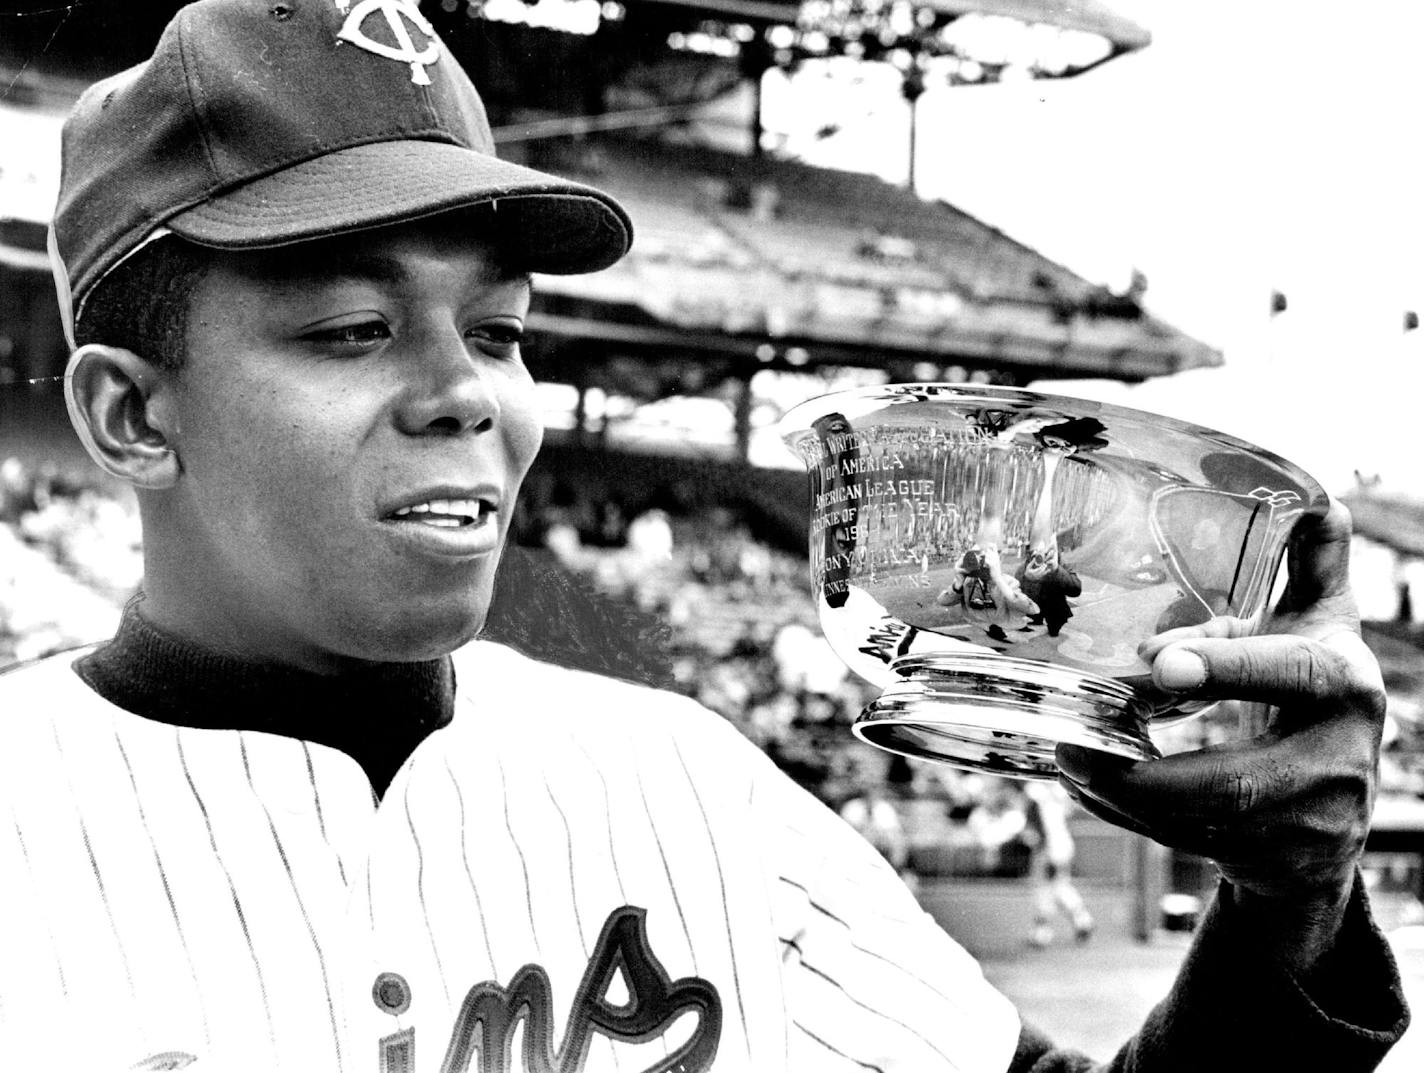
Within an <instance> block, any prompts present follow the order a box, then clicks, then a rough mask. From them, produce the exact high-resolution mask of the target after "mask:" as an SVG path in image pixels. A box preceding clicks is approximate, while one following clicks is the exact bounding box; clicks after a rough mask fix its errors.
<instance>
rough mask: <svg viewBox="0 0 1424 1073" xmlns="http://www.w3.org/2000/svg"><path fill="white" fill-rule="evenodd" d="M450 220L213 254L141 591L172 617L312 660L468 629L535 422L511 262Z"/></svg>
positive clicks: (179, 382)
mask: <svg viewBox="0 0 1424 1073" xmlns="http://www.w3.org/2000/svg"><path fill="white" fill-rule="evenodd" d="M455 230H457V229H456V228H455V227H453V226H451V225H450V224H449V223H448V222H447V223H445V224H444V228H443V231H442V228H441V226H440V225H439V224H438V223H430V224H408V225H403V226H400V227H394V228H386V229H382V230H377V231H370V232H365V233H360V234H356V235H352V236H346V237H343V238H339V239H332V240H325V241H322V242H316V243H307V244H303V245H301V246H295V247H288V248H285V249H279V250H274V251H270V252H243V253H237V254H219V255H217V256H216V259H215V264H214V266H213V269H212V271H211V272H210V273H209V274H208V276H207V278H206V279H205V280H204V281H203V283H202V284H200V286H199V287H198V290H197V292H196V294H195V295H194V297H193V304H192V307H191V312H190V320H189V336H188V339H189V347H188V355H189V356H188V361H187V364H186V366H185V367H184V368H183V369H182V370H181V371H180V372H179V373H177V374H176V379H175V381H174V384H175V389H174V395H173V399H174V404H175V410H176V413H175V416H176V421H175V422H174V428H173V430H172V434H171V438H172V440H173V442H174V444H175V446H176V449H177V451H178V456H179V460H180V463H181V468H182V472H181V476H180V477H179V479H178V482H177V485H176V486H175V487H174V488H173V489H171V490H170V491H168V492H165V493H162V495H163V496H164V497H165V502H164V504H163V508H162V509H163V517H164V520H165V532H167V533H168V534H171V535H172V536H173V537H175V539H174V540H173V541H170V542H167V543H165V547H166V548H168V549H169V553H168V554H167V557H166V559H165V560H164V561H163V562H161V563H159V564H157V568H158V569H159V570H161V571H163V573H164V576H165V578H170V579H171V578H178V579H181V584H171V583H170V584H168V585H166V586H155V588H156V589H159V590H160V591H161V592H162V595H163V597H164V599H165V600H166V601H167V602H168V603H170V604H171V603H173V597H174V593H175V592H176V593H177V594H178V599H179V600H181V601H183V603H184V606H183V607H181V608H179V614H178V618H177V621H178V622H179V623H181V624H189V625H190V626H191V628H192V629H194V630H196V631H197V632H198V633H200V634H208V635H212V636H215V637H217V638H219V639H223V640H225V641H226V642H227V643H228V644H229V645H236V646H237V647H239V648H241V649H242V650H244V651H246V652H247V653H248V654H251V655H257V656H263V657H267V658H275V659H281V660H284V661H287V662H295V663H300V664H305V665H310V666H315V667H320V666H322V665H328V664H330V663H332V662H333V660H332V657H356V658H362V659H371V660H412V659H422V658H430V657H433V656H437V655H441V654H443V653H445V652H448V651H450V650H452V649H453V648H455V647H457V646H458V645H460V644H462V643H463V642H465V641H467V640H469V639H470V638H471V637H473V636H474V634H475V633H476V632H477V631H478V630H479V628H480V627H481V625H482V624H483V621H484V617H485V613H486V611H487V609H488V606H489V600H490V593H491V585H492V581H493V577H494V572H495V567H496V564H497V560H498V556H499V552H500V549H501V548H502V546H503V542H504V538H505V535H506V533H507V531H508V528H509V520H510V514H511V512H512V510H513V508H514V500H515V496H516V494H517V492H518V490H519V485H520V482H521V481H522V480H523V478H524V475H525V473H526V471H527V470H528V468H529V465H530V463H531V462H532V461H533V459H534V456H535V453H536V452H537V451H538V448H539V443H540V438H541V435H542V431H541V425H540V423H539V420H538V416H537V413H536V410H535V405H534V396H533V381H532V380H531V378H530V376H529V373H528V371H527V370H526V369H525V367H524V364H523V361H522V358H521V356H520V347H519V338H520V336H521V333H522V330H523V324H524V319H525V317H526V316H527V314H528V310H529V282H528V279H527V277H524V276H518V275H513V276H511V275H507V274H505V273H504V272H502V271H501V270H500V268H499V266H498V265H497V264H496V263H495V262H494V260H493V259H492V257H491V255H490V254H489V252H488V251H487V250H486V248H485V247H483V246H481V245H479V244H477V243H475V242H473V241H472V240H470V239H466V238H460V237H452V236H450V235H449V234H446V233H444V232H451V231H455ZM154 569H155V564H154V563H153V562H150V563H149V571H150V574H152V573H153V571H154ZM167 617H168V618H170V619H172V617H173V616H172V614H169V615H168V616H167Z"/></svg>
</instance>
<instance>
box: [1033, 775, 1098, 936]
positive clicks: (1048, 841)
mask: <svg viewBox="0 0 1424 1073" xmlns="http://www.w3.org/2000/svg"><path fill="white" fill-rule="evenodd" d="M1022 790H1023V796H1024V819H1025V825H1024V828H1025V841H1026V842H1027V843H1028V848H1029V878H1030V881H1031V882H1032V883H1033V888H1034V918H1033V930H1032V932H1030V934H1029V942H1030V943H1031V944H1032V945H1034V946H1037V947H1045V946H1048V945H1049V944H1050V943H1052V942H1053V921H1054V920H1055V919H1056V918H1057V916H1058V914H1060V913H1061V914H1062V915H1063V916H1064V917H1065V918H1066V919H1067V921H1068V925H1069V927H1071V928H1072V929H1073V938H1074V939H1076V940H1077V941H1078V942H1080V943H1084V942H1087V941H1088V939H1090V938H1091V937H1092V934H1093V915H1092V914H1091V913H1090V912H1088V907H1087V905H1086V904H1085V903H1084V902H1083V896H1082V895H1081V894H1080V893H1078V888H1077V887H1075V886H1074V885H1073V858H1074V856H1075V854H1076V847H1075V845H1074V843H1073V832H1072V831H1070V830H1069V829H1068V812H1069V810H1070V809H1071V808H1072V807H1073V803H1072V801H1071V799H1070V798H1069V797H1068V792H1067V791H1066V790H1065V789H1064V788H1063V787H1062V786H1060V785H1059V784H1058V783H1056V782H1039V781H1034V782H1027V783H1024V784H1023V787H1022Z"/></svg>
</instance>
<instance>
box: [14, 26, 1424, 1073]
mask: <svg viewBox="0 0 1424 1073" xmlns="http://www.w3.org/2000/svg"><path fill="white" fill-rule="evenodd" d="M52 235H53V240H52V249H53V253H54V259H55V264H56V275H57V279H58V281H59V286H60V292H61V304H62V307H63V310H64V313H65V316H66V318H67V322H68V323H67V327H68V330H69V333H70V337H71V342H72V344H73V345H74V351H73V355H72V358H71V361H70V366H69V370H68V380H67V385H68V399H69V404H70V413H71V417H72V418H73V421H74V423H75V426H76V429H77V430H78V432H79V434H80V436H81V438H82V439H83V440H84V442H85V444H86V446H87V448H88V450H89V452H90V454H91V455H92V456H93V458H94V459H95V461H96V463H98V464H99V465H100V466H102V467H103V468H104V469H106V470H108V471H109V472H110V473H113V474H115V475H117V476H118V477H120V478H122V479H123V480H126V481H127V482H129V483H130V484H131V485H132V486H133V487H134V488H135V489H136V490H137V494H138V498H139V503H140V510H141V514H142V521H143V526H144V538H145V539H144V556H145V580H144V586H143V592H142V595H141V596H140V597H139V598H138V599H137V600H136V601H135V602H133V603H132V604H131V606H130V607H129V608H128V609H127V612H126V614H125V616H124V619H123V622H122V625H121V627H120V629H119V631H118V633H117V635H116V636H115V637H114V638H113V639H112V640H111V641H110V642H108V643H106V644H104V645H101V646H98V647H96V648H93V649H90V650H86V651H83V652H79V653H69V654H65V655H63V656H59V657H54V658H51V659H49V660H47V661H43V662H40V663H37V664H33V665H30V666H28V667H25V668H22V669H20V670H18V671H15V672H13V673H11V674H8V675H6V676H4V677H3V678H0V711H3V713H4V725H5V730H6V735H7V740H6V744H5V748H4V749H3V750H0V877H3V882H0V965H3V966H4V972H3V973H0V1054H3V1055H4V1065H5V1068H6V1069H15V1070H27V1071H28V1070H61V1071H68V1070H85V1071H93V1070H134V1069H139V1070H159V1069H164V1070H177V1069H191V1070H195V1071H208V1070H243V1071H250V1070H257V1069H261V1070H302V1071H312V1070H321V1071H358V1070H360V1071H379V1073H395V1071H411V1070H420V1071H422V1073H424V1071H430V1073H434V1071H440V1073H464V1071H467V1070H469V1071H476V1070H478V1071H493V1070H525V1071H530V1073H549V1071H558V1073H575V1071H584V1070H610V1071H623V1073H637V1071H642V1070H659V1071H666V1073H674V1071H677V1073H691V1071H699V1073H700V1071H706V1070H713V1069H715V1070H719V1071H721V1070H727V1071H739V1070H747V1071H758V1073H760V1071H767V1070H817V1071H836V1070H846V1071H852V1070H880V1071H890V1070H946V1071H948V1070H958V1071H971V1070H972V1071H985V1073H990V1071H992V1073H1000V1071H1003V1070H1009V1069H1012V1070H1018V1071H1024V1070H1030V1069H1033V1070H1037V1071H1039V1073H1043V1071H1048V1070H1067V1069H1082V1068H1086V1064H1087V1063H1086V1060H1085V1059H1082V1058H1078V1057H1074V1056H1071V1055H1067V1054H1063V1053H1061V1052H1057V1051H1054V1050H1053V1049H1052V1048H1051V1047H1050V1045H1049V1044H1048V1042H1047V1041H1045V1040H1044V1039H1043V1038H1042V1037H1041V1036H1040V1035H1039V1034H1037V1033H1035V1032H1034V1031H1033V1030H1032V1029H1030V1028H1027V1027H1025V1026H1024V1025H1023V1024H1022V1023H1021V1021H1020V1019H1019V1017H1018V1015H1017V1014H1016V1012H1015V1011H1014V1010H1013V1009H1012V1008H1011V1007H1010V1005H1009V1004H1008V1003H1007V1001H1006V1000H1005V999H1004V998H1003V997H1002V996H1000V995H999V994H998V993H996V992H995V991H994V990H993V989H992V988H991V987H990V986H989V985H988V984H987V983H986V982H985V980H984V978H983V976H982V975H981V973H980V971H979V969H978V967H977V966H976V965H975V964H974V962H973V961H972V959H971V958H970V957H969V956H968V955H967V954H966V953H965V952H964V951H963V950H962V949H960V948H959V947H958V946H956V944H955V943H953V942H952V941H951V940H950V939H949V938H948V937H947V936H945V935H944V934H943V933H942V932H940V931H939V930H938V929H937V928H936V927H935V926H934V924H933V923H932V922H931V921H930V919H929V918H928V917H927V916H926V915H925V914H924V913H922V912H921V911H920V910H919V909H918V908H917V906H916V903H915V901H914V900H913V898H912V897H911V896H910V895H909V893H908V892H907V891H906V890H905V888H904V887H903V885H902V884H901V883H900V882H899V880H898V878H897V877H896V876H895V874H894V872H893V871H892V870H891V869H890V868H889V866H888V865H886V864H885V863H884V861H883V860H882V859H881V858H880V857H879V855H878V854H876V853H875V851H874V850H873V849H871V848H870V847H869V846H868V845H867V844H866V843H864V842H863V841H862V840H861V839H860V838H859V837H858V836H856V835H855V834H854V832H853V831H851V830H850V828H849V827H848V826H847V825H846V824H845V823H843V821H841V820H840V819H839V818H837V817H836V816H834V815H833V814H831V813H829V812H828V811H827V810H825V809H823V808H822V807H821V806H820V805H819V804H818V803H816V802H815V801H814V800H813V799H811V798H810V797H809V796H808V795H806V794H805V793H803V792H802V791H800V790H799V789H798V788H796V787H795V786H794V785H792V784H791V783H790V782H789V781H788V780H787V779H786V778H785V777H783V776H782V775H781V774H780V773H779V772H777V771H776V770H775V769H774V768H773V767H772V765H771V764H770V763H769V762H768V761H767V760H766V759H765V758H764V757H763V756H762V755H761V754H760V753H759V752H758V751H757V750H756V749H755V748H754V747H752V746H751V745H750V744H748V743H747V742H745V741H744V740H743V739H741V738H740V737H739V736H738V735H737V734H736V733H735V731H734V730H733V729H732V728H731V727H730V726H729V725H728V724H726V723H724V722H722V721H721V720H719V719H718V718H717V717H716V716H714V715H712V714H711V713H709V712H707V711H706V710H704V709H702V708H700V707H698V706H697V705H695V704H694V703H692V702H691V701H688V700H684V699H680V698H676V697H674V696H672V695H669V694H665V693H661V692H658V691H655V690H651V689H646V688H642V687H638V686H634V685H630V684H627V683H624V682H620V681H616V680H613V679H608V678H601V677H598V676H595V675H592V674H588V673H584V672H579V671H572V670H566V669H560V668H558V667H554V666H551V665H548V664H542V663H537V662H534V661H533V660H531V659H529V658H527V657H525V656H523V655H521V654H519V653H517V652H515V651H513V650H511V649H508V648H503V647H500V646H498V645H495V644H492V643H490V642H486V641H481V640H478V639H477V638H478V633H479V630H480V627H481V624H482V621H483V618H484V614H485V611H486V608H487V606H488V603H489V599H490V589H491V583H492V579H493V573H494V569H495V566H496V563H497V560H498V556H499V552H500V549H501V546H502V544H503V540H504V536H505V533H506V530H507V527H508V524H509V517H510V511H511V508H512V506H513V503H514V499H515V496H516V495H517V493H518V490H519V485H520V481H521V479H522V478H523V475H524V473H525V471H526V469H527V467H528V466H529V464H530V462H531V460H532V459H533V457H534V454H535V452H536V451H537V449H538V445H539V439H540V425H539V421H538V412H537V408H536V406H535V403H534V398H533V393H532V384H531V380H530V377H529V374H528V372H527V371H526V370H525V368H524V366H523V364H522V362H521V360H520V346H519V344H520V337H521V334H522V331H523V326H524V322H525V319H526V317H527V313H528V307H529V276H530V273H533V272H543V273H550V272H580V271H592V270H596V269H598V268H600V267H602V266H606V265H608V264H610V263H611V262H613V261H614V260H616V259H617V258H618V257H620V256H621V255H622V254H623V253H624V252H625V250H626V249H627V247H628V244H629V242H630V238H631V228H630V225H629V222H628V219H627V217H626V215H625V214H624V212H623V210H622V209H621V208H620V207H619V206H618V205H617V204H616V203H615V202H614V201H613V200H611V199H610V198H608V197H607V196H606V195H604V194H601V193H599V192H598V191H596V190H592V189H590V188H587V187H584V186H581V185H578V184H575V183H571V182H568V181H565V180H563V179H559V178H556V177H553V176H549V175H543V174H540V173H538V172H534V171H530V170H528V169H525V168H521V167H517V166H513V165H511V164H508V163H504V162H501V161H499V160H497V159H496V158H495V157H494V155H493V153H492V152H491V139H490V134H489V129H488V126H487V123H486V120H485V117H484V113H483V109H482V107H481V104H480V101H479V98H478V96H477V95H476V93H475V90H474V89H473V87H472V86H471V84H470V82H469V81H468V79H467V78H466V76H465V75H464V74H463V73H462V72H461V70H460V69H459V68H458V66H457V65H456V64H455V62H454V61H453V60H452V59H451V58H450V56H449V55H448V53H447V52H446V51H445V49H444V47H443V46H442V45H441V43H440V41H439V40H438V39H437V38H436V35H435V34H434V33H433V32H432V31H431V29H430V27H429V25H428V24H427V23H426V22H425V21H424V20H423V19H422V18H421V16H420V15H419V12H418V11H417V9H416V7H415V5H414V4H413V3H411V2H409V0H356V2H352V0H203V2H202V3H199V4H195V5H193V6H191V7H189V8H186V9H184V10H183V11H181V12H180V13H179V14H178V15H177V16H176V17H175V19H174V21H173V23H172V24H171V25H170V26H169V28H168V30H167V31H166V33H165V35H164V37H163V39H162V40H161V42H160V43H159V44H158V46H157V49H156V51H155V53H154V55H153V57H152V58H151V60H149V61H148V62H147V63H146V64H144V65H142V66H140V67H138V68H136V69H134V70H131V71H128V72H126V73H124V74H121V75H119V76H117V77H115V78H112V79H109V80H107V81H105V82H102V83H100V84H98V85H96V86H95V87H93V88H92V89H91V90H90V91H89V92H88V93H86V94H85V96H84V97H83V99H82V100H81V101H80V102H79V104H78V106H77V107H76V109H75V111H74V114H73V116H72V117H71V118H70V120H69V122H68V124H67V126H66V129H65V136H64V162H63V172H62V180H61V193H60V199H59V204H58V206H57V209H56V215H55V219H54V227H53V232H52ZM1347 538H1348V528H1347V526H1346V525H1345V524H1344V522H1343V521H1341V520H1340V519H1339V518H1335V519H1334V520H1332V521H1331V522H1330V523H1328V524H1327V525H1326V526H1325V527H1324V528H1323V529H1320V530H1312V531H1310V532H1307V533H1302V534H1301V535H1300V538H1299V540H1298V542H1297V545H1296V548H1295V575H1294V579H1293V582H1292V584H1293V588H1292V590H1291V595H1292V598H1293V602H1292V603H1291V604H1290V606H1289V608H1288V612H1289V614H1288V615H1287V617H1285V618H1282V619H1281V620H1279V621H1278V623H1277V627H1278V629H1279V630H1280V631H1281V632H1279V633H1277V634H1275V635H1273V636H1269V637H1261V638H1252V639H1246V640H1241V639H1234V638H1233V637H1232V636H1230V633H1231V629H1232V626H1231V624H1229V623H1220V622H1217V623H1214V624H1212V625H1210V626H1208V627H1202V628H1194V629H1193V630H1192V631H1189V633H1187V634H1184V635H1183V634H1178V635H1175V636H1174V637H1169V638H1165V639H1162V640H1161V641H1159V642H1158V645H1157V648H1156V649H1154V650H1153V651H1152V652H1151V653H1150V655H1149V658H1155V661H1156V673H1157V675H1158V678H1159V681H1160V683H1161V684H1162V685H1163V686H1164V687H1168V688H1178V689H1183V690H1189V691H1201V692H1206V693H1211V694H1236V695H1246V696H1252V697H1258V698H1260V699H1265V700H1270V701H1272V702H1274V703H1276V704H1279V705H1280V706H1281V707H1280V713H1281V714H1280V717H1279V719H1278V721H1277V723H1276V724H1275V725H1274V727H1273V729H1272V731H1271V732H1270V734H1269V735H1268V736H1267V738H1264V739H1262V740H1261V741H1259V742H1251V743H1246V744H1244V745H1242V746H1241V747H1240V748H1239V750H1237V751H1234V752H1223V753H1218V754H1214V755H1210V756H1200V755H1191V756H1186V757H1180V758H1173V759H1171V760H1167V761H1161V762H1158V763H1154V764H1144V765H1137V766H1126V767H1125V766H1122V765H1116V764H1112V763H1109V762H1107V761H1103V760H1100V759H1097V758H1095V757H1093V756H1091V755H1089V754H1086V753H1084V752H1082V751H1076V752H1075V751H1071V750H1070V751H1065V752H1064V753H1063V754H1062V756H1061V757H1060V760H1061V761H1062V763H1063V765H1064V770H1065V780H1066V781H1067V782H1068V784H1069V787H1070V789H1071V790H1072V792H1073V793H1074V794H1076V795H1077V796H1078V797H1080V798H1081V799H1082V800H1083V801H1084V802H1085V803H1086V804H1087V805H1088V806H1089V807H1090V808H1092V809H1093V810H1094V811H1096V812H1099V813H1100V814H1102V815H1106V816H1108V817H1110V818H1112V819H1114V820H1115V821H1117V822H1119V823H1122V824H1123V825H1125V826H1128V827H1130V828H1132V829H1134V830H1141V831H1146V832H1149V833H1151V834H1153V835H1155V836H1157V837H1159V838H1163V839H1165V840H1167V841H1171V842H1175V843H1177V844H1181V845H1186V846H1189V847H1194V848H1196V849H1198V850H1201V851H1205V852H1207V853H1209V854H1210V855H1212V856H1213V857H1215V859H1217V860H1218V861H1219V863H1220V867H1221V869H1222V873H1223V877H1224V879H1223V885H1222V889H1221V894H1220V897H1219V899H1218V901H1217V904H1216V907H1215V909H1214V910H1213V912H1212V913H1211V915H1210V917H1209V919H1208V920H1207V922H1206V923H1205V924H1204V926H1203V929H1202V932H1201V934H1200V936H1199V938H1198V942H1197V945H1196V948H1195V950H1194V952H1193V954H1192V955H1191V957H1190V959H1189V960H1188V963H1187V964H1186V966H1185V967H1184V969H1183V972H1182V975H1181V977H1180V979H1179V982H1178V984H1177V988H1176V990H1175V991H1174V992H1173V995H1172V996H1170V997H1169V998H1168V999H1167V1000H1166V1001H1165V1003H1164V1005H1163V1006H1162V1007H1161V1008H1160V1009H1159V1010H1158V1011H1157V1012H1156V1013H1155V1014H1154V1015H1153V1016H1152V1018H1150V1019H1149V1021H1148V1022H1147V1024H1146V1025H1145V1026H1144V1028H1143V1029H1142V1032H1141V1033H1140V1034H1139V1035H1138V1036H1137V1037H1136V1038H1135V1039H1133V1040H1131V1041H1129V1042H1128V1043H1127V1044H1126V1045H1125V1047H1124V1049H1123V1051H1122V1052H1121V1054H1120V1055H1119V1056H1118V1057H1117V1058H1116V1059H1115V1060H1114V1063H1113V1065H1112V1067H1111V1068H1114V1069H1119V1070H1143V1071H1145V1070H1167V1069H1205V1068H1211V1069H1220V1070H1235V1069H1258V1068H1267V1067H1268V1065H1267V1064H1269V1067H1270V1068H1275V1067H1277V1066H1279V1067H1281V1068H1330V1069H1336V1070H1352V1069H1367V1068H1371V1067H1372V1066H1373V1065H1374V1064H1375V1063H1376V1062H1377V1061H1378V1059H1379V1057H1380V1056H1381V1054H1382V1053H1383V1052H1384V1051H1385V1049H1387V1047H1388V1046H1389V1045H1390V1043H1391V1042H1392V1041H1393V1040H1394V1039H1396V1038H1398V1036H1399V1034H1400V1033H1401V1032H1402V1030H1403V1025H1404V1023H1405V1021H1406V1016H1407V1015H1406V1013H1405V1011H1404V1009H1403V1005H1402V1002H1401V1000H1400V998H1399V990H1398V980H1397V977H1396V975H1395V974H1394V970H1393V966H1392V962H1391V961H1390V959H1389V955H1388V951H1387V948H1386V947H1385V946H1384V945H1383V942H1382V940H1381V938H1380V936H1379V934H1378V932H1377V931H1376V930H1375V929H1374V928H1373V925H1372V924H1371V923H1370V919H1369V914H1368V909H1367V906H1366V903H1365V901H1364V896H1363V894H1362V891H1361V887H1360V885H1359V882H1358V878H1357V873H1356V859H1357V857H1358V853H1359V848H1360V832H1361V830H1362V829H1363V823H1364V818H1365V816H1366V815H1367V813H1366V809H1367V807H1368V798H1369V795H1370V792H1371V790H1372V787H1373V780H1374V774H1373V763H1374V750H1375V742H1376V741H1377V739H1378V733H1379V722H1380V706H1381V702H1380V696H1381V693H1380V690H1379V685H1378V677H1377V672H1376V671H1375V669H1374V667H1373V665H1372V664H1371V663H1370V662H1369V659H1368V656H1367V654H1366V653H1365V651H1364V649H1363V647H1362V646H1361V645H1360V643H1359V638H1358V635H1357V633H1355V632H1354V631H1353V630H1352V629H1351V618H1350V615H1351V610H1350V604H1349V596H1348V593H1347V590H1346V589H1345V576H1344V562H1345V554H1344V550H1345V546H1346V541H1347ZM1307 666H1308V667H1310V668H1311V669H1312V670H1313V672H1314V673H1313V675H1311V676H1306V675H1304V674H1301V673H1299V671H1300V670H1301V668H1303V667H1307ZM1104 987H1105V993H1110V992H1107V990H1106V989H1107V988H1108V987H1109V982H1108V981H1104ZM1243 1028H1249V1032H1247V1033H1246V1034H1244V1035H1243V1033H1242V1030H1243Z"/></svg>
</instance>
